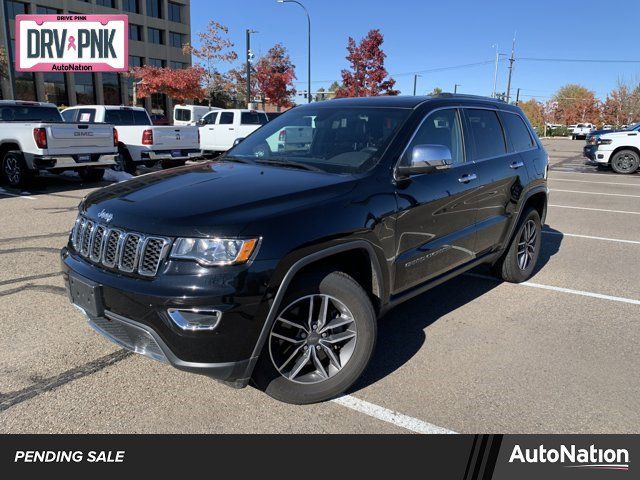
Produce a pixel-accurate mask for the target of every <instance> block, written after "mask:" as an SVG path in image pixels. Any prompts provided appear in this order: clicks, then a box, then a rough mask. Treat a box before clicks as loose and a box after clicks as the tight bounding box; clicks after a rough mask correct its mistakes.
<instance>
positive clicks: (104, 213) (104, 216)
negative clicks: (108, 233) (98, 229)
mask: <svg viewBox="0 0 640 480" xmlns="http://www.w3.org/2000/svg"><path fill="white" fill-rule="evenodd" d="M98 218H101V219H102V220H104V221H105V222H107V223H109V222H110V221H111V220H113V213H109V212H107V211H106V210H104V209H103V210H102V211H101V212H100V213H99V214H98Z"/></svg>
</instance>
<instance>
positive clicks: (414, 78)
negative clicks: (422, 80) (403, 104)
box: [413, 73, 422, 97]
mask: <svg viewBox="0 0 640 480" xmlns="http://www.w3.org/2000/svg"><path fill="white" fill-rule="evenodd" d="M421 76H422V75H418V74H417V73H415V74H414V75H413V96H414V97H415V96H416V86H417V85H418V77H421Z"/></svg>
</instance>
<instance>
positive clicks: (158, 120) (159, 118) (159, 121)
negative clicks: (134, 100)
mask: <svg viewBox="0 0 640 480" xmlns="http://www.w3.org/2000/svg"><path fill="white" fill-rule="evenodd" d="M149 116H150V117H151V123H153V124H154V125H169V124H170V122H169V119H168V118H167V116H166V115H161V114H159V113H152V114H151V115H149Z"/></svg>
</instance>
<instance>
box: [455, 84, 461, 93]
mask: <svg viewBox="0 0 640 480" xmlns="http://www.w3.org/2000/svg"><path fill="white" fill-rule="evenodd" d="M461 86H462V85H460V84H459V83H455V84H454V85H453V93H458V87H461Z"/></svg>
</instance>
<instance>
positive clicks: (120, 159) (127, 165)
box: [111, 147, 136, 175]
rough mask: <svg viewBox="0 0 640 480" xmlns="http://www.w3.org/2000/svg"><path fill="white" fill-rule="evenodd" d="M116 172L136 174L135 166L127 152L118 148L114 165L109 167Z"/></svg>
mask: <svg viewBox="0 0 640 480" xmlns="http://www.w3.org/2000/svg"><path fill="white" fill-rule="evenodd" d="M111 168H112V169H113V170H115V171H116V172H126V173H129V174H131V175H135V173H136V164H135V162H134V161H133V159H132V158H131V155H129V151H128V150H127V149H126V148H124V147H118V156H117V157H116V164H115V165H114V166H113V167H111Z"/></svg>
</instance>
